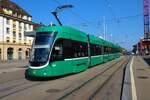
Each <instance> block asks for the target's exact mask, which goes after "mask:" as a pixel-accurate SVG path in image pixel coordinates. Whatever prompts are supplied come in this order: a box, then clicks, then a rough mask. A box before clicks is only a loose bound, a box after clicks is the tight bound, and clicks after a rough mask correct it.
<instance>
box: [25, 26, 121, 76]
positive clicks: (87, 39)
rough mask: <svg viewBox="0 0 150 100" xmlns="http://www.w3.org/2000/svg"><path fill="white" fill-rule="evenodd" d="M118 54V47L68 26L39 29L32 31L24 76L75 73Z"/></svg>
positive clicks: (113, 57)
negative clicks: (30, 46) (32, 35)
mask: <svg viewBox="0 0 150 100" xmlns="http://www.w3.org/2000/svg"><path fill="white" fill-rule="evenodd" d="M120 55H121V47H120V46H118V45H115V44H113V43H111V42H108V41H105V40H103V39H100V38H98V37H95V36H92V35H87V34H86V33H83V32H81V31H78V30H76V29H73V28H71V27H66V26H45V27H40V28H39V29H37V30H36V35H35V39H34V41H33V45H32V49H31V52H30V59H29V68H28V69H27V70H26V75H27V76H29V77H54V76H61V75H65V74H70V73H79V72H81V71H84V70H86V69H87V68H89V67H92V66H95V65H98V64H101V63H104V62H108V61H110V60H113V59H115V58H118V57H120Z"/></svg>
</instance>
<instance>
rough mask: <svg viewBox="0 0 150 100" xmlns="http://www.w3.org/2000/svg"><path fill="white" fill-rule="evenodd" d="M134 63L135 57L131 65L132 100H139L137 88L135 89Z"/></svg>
mask: <svg viewBox="0 0 150 100" xmlns="http://www.w3.org/2000/svg"><path fill="white" fill-rule="evenodd" d="M133 61H134V56H133V58H132V61H131V64H130V74H131V90H132V100H137V95H136V87H135V81H134V74H133Z"/></svg>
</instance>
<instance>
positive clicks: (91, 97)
mask: <svg viewBox="0 0 150 100" xmlns="http://www.w3.org/2000/svg"><path fill="white" fill-rule="evenodd" d="M129 59H130V58H128V60H127V61H125V62H123V63H122V64H121V65H120V66H119V67H118V68H117V69H116V70H115V71H114V72H113V73H112V75H111V76H110V77H109V78H108V79H107V80H106V81H105V82H104V83H103V84H102V85H101V86H100V87H98V88H97V89H96V90H95V91H94V92H93V93H92V94H91V95H90V96H89V98H88V100H93V98H94V97H95V96H96V95H97V94H98V93H99V91H100V90H101V89H102V87H103V86H104V85H105V84H106V83H108V81H109V80H110V79H111V78H112V77H113V75H114V74H116V72H118V71H119V69H120V68H122V66H123V67H126V66H127V64H128V63H129Z"/></svg>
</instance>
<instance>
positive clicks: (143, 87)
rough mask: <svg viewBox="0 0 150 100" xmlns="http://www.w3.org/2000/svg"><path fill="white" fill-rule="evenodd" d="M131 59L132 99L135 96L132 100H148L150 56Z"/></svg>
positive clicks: (149, 93)
mask: <svg viewBox="0 0 150 100" xmlns="http://www.w3.org/2000/svg"><path fill="white" fill-rule="evenodd" d="M132 59H133V61H132V64H131V66H132V70H133V72H131V73H133V77H134V80H131V86H132V99H133V97H134V96H136V97H135V99H133V100H150V65H149V64H150V56H145V57H142V56H134V57H133V58H132ZM133 81H134V82H133ZM132 84H135V87H134V85H132ZM133 95H134V96H133Z"/></svg>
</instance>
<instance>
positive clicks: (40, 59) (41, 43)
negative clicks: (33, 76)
mask: <svg viewBox="0 0 150 100" xmlns="http://www.w3.org/2000/svg"><path fill="white" fill-rule="evenodd" d="M53 40H54V33H52V32H51V33H49V32H42V33H41V32H40V33H36V38H35V40H34V42H33V46H32V50H31V52H30V60H29V63H30V65H31V66H42V65H44V64H46V62H47V61H48V58H49V53H50V47H51V45H52V42H53Z"/></svg>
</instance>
